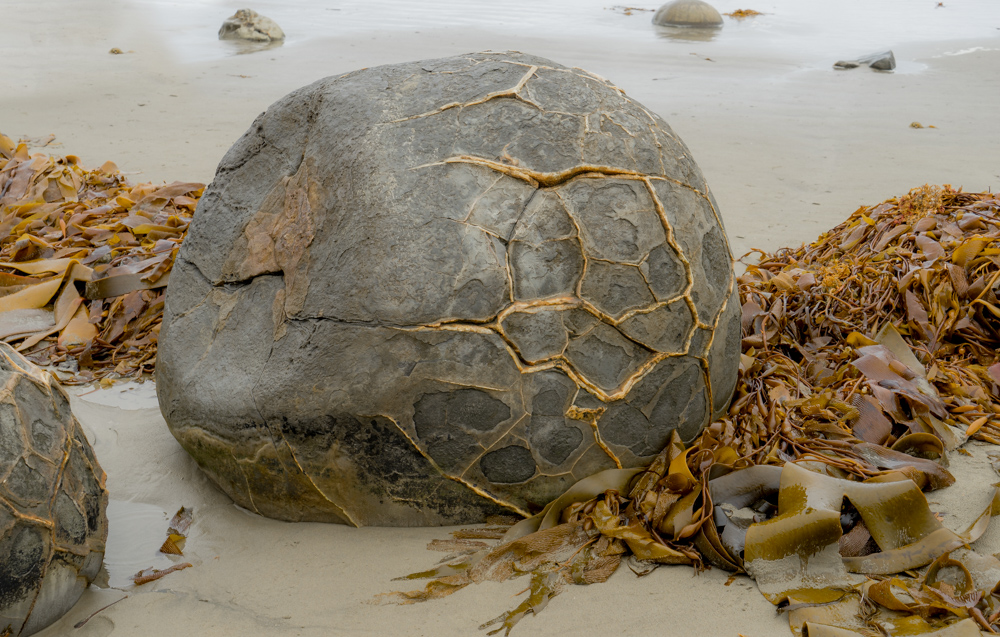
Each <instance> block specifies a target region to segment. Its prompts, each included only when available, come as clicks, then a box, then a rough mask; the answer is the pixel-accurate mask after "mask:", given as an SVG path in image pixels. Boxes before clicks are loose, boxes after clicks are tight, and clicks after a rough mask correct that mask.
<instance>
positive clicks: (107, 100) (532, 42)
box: [0, 0, 1000, 637]
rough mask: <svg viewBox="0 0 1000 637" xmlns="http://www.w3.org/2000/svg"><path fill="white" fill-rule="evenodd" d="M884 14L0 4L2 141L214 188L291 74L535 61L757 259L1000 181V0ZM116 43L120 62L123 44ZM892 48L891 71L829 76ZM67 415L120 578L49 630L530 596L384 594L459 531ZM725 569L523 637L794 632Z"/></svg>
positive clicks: (107, 416)
mask: <svg viewBox="0 0 1000 637" xmlns="http://www.w3.org/2000/svg"><path fill="white" fill-rule="evenodd" d="M871 4H875V3H867V4H866V3H864V2H861V0H851V1H845V2H837V3H825V4H824V3H821V2H819V1H818V0H797V1H796V0H774V1H772V2H761V3H757V4H756V5H755V6H753V8H755V9H757V10H760V11H766V12H768V15H765V16H763V17H761V18H756V19H755V21H754V22H747V23H743V24H737V23H734V22H732V21H728V22H727V25H726V27H725V28H724V29H723V31H722V32H721V33H720V34H718V35H717V36H716V37H715V38H714V39H713V40H710V41H690V40H680V39H675V38H670V37H663V34H657V33H655V32H654V31H653V29H652V28H651V27H650V26H649V22H648V20H649V16H650V15H651V14H650V13H644V12H635V13H633V15H631V16H627V15H624V14H622V13H621V12H617V11H612V10H608V9H605V5H602V4H601V3H600V1H599V0H556V1H552V2H538V1H537V0H536V1H535V2H529V1H527V0H524V1H521V0H517V1H515V0H511V1H510V2H493V3H492V4H487V3H485V2H465V3H458V2H456V3H453V4H450V5H449V4H448V3H446V2H409V3H404V2H401V1H400V0H379V1H371V2H360V1H357V2H350V1H348V0H341V1H333V0H331V1H328V2H320V1H316V2H311V1H309V0H289V1H287V2H280V1H278V0H272V1H263V2H260V3H257V4H256V5H254V6H253V8H255V9H257V10H258V11H260V12H261V13H263V14H265V15H268V16H269V17H272V18H273V19H275V20H276V21H277V22H278V23H279V24H280V25H282V27H283V28H284V30H285V32H286V33H288V34H289V37H288V41H287V42H286V43H285V44H284V45H283V46H280V47H276V48H271V49H268V50H262V51H256V52H251V53H247V54H237V53H238V49H237V48H235V47H234V46H233V45H232V44H231V43H220V42H218V41H217V40H215V31H216V30H217V28H218V26H219V24H221V22H222V20H223V19H224V18H225V17H226V16H228V15H230V14H232V13H233V11H234V10H235V9H237V8H239V6H240V5H238V4H235V3H233V2H230V1H220V0H215V1H208V0H205V1H196V0H177V1H175V2H161V1H157V0H132V1H127V0H103V1H98V0H75V1H74V2H72V3H70V2H64V1H58V0H34V1H24V0H4V2H3V3H0V24H2V25H3V26H4V34H5V35H4V38H3V40H2V41H0V60H2V63H0V131H2V132H4V133H5V134H7V135H12V136H17V135H24V136H30V137H34V138H43V137H45V136H47V135H49V134H55V135H56V142H57V143H58V144H61V145H58V146H50V147H48V148H47V149H45V150H46V151H48V152H53V153H57V154H66V153H72V154H76V155H78V156H80V157H81V158H82V160H83V162H84V164H85V165H88V166H97V165H100V164H101V163H103V162H104V161H105V160H107V159H111V160H113V161H115V162H116V163H117V164H118V165H119V166H120V167H121V168H122V170H123V171H125V172H133V173H134V174H133V175H132V179H134V180H143V181H147V180H149V181H157V182H158V181H173V180H201V181H205V182H207V181H209V180H210V179H211V177H212V174H213V171H214V168H215V165H216V164H217V162H218V161H219V159H220V158H221V156H222V155H223V153H224V152H225V151H226V149H227V148H228V147H229V146H230V145H231V144H232V143H233V141H235V139H236V138H237V137H238V136H239V135H241V134H242V133H243V131H244V130H246V128H247V127H248V126H249V125H250V123H251V122H252V120H253V118H254V117H255V116H256V115H257V114H258V113H260V112H261V111H263V110H264V109H265V108H266V107H267V106H268V105H269V104H270V103H271V102H273V101H274V100H276V99H278V98H280V97H281V96H282V95H284V94H286V93H287V92H289V91H291V90H293V89H295V88H298V87H299V86H302V85H304V84H307V83H309V82H312V81H314V80H316V79H319V78H321V77H324V76H327V75H333V74H338V73H343V72H347V71H350V70H353V69H355V68H359V67H363V66H375V65H379V64H385V63H391V62H398V61H404V60H412V59H421V58H431V57H439V56H445V55H453V54H458V53H463V52H467V51H474V50H483V49H517V50H522V51H527V52H531V53H534V54H537V55H542V56H546V57H550V58H552V59H554V60H556V61H558V62H561V63H563V64H567V65H571V66H580V67H583V68H586V69H588V70H590V71H592V72H595V73H598V74H600V75H602V76H604V77H607V78H609V79H612V80H613V81H614V82H615V83H616V84H617V85H619V86H620V87H622V88H623V89H624V90H625V91H626V92H628V93H629V94H630V95H631V96H633V97H635V98H636V99H638V100H639V101H641V102H642V103H644V104H645V105H646V106H647V107H649V108H651V109H652V110H655V111H656V112H658V113H660V114H661V115H663V116H664V117H665V118H666V119H667V121H669V122H670V124H671V125H672V126H673V127H674V129H675V130H676V131H677V133H678V134H679V135H680V136H681V137H682V138H683V139H684V140H685V142H686V143H687V144H688V146H689V147H690V148H691V150H692V153H693V155H694V157H695V158H696V159H697V161H698V162H699V164H700V165H701V167H702V169H703V171H704V173H705V175H706V178H707V179H708V182H709V184H711V187H712V188H713V189H714V192H715V195H716V197H717V199H718V201H719V204H720V207H721V209H722V214H723V217H724V220H725V224H726V227H727V230H728V232H729V235H730V238H731V242H732V244H733V248H734V252H736V253H737V254H742V253H743V252H744V251H746V250H747V249H749V248H750V247H760V248H765V249H774V248H777V247H779V246H783V245H797V244H799V243H801V242H803V241H809V240H811V239H813V238H815V237H816V236H817V235H818V234H819V233H820V232H822V231H824V230H826V229H828V228H830V227H833V226H834V225H836V224H837V223H839V222H840V221H841V220H842V219H843V218H844V217H846V216H847V214H849V213H850V212H851V211H852V210H854V209H855V208H856V207H858V206H859V205H861V204H872V203H876V202H878V201H881V200H882V199H885V198H887V197H890V196H894V195H898V194H902V193H904V192H906V191H907V190H908V189H909V188H911V187H913V186H918V185H921V184H923V183H925V182H930V183H938V184H940V183H951V184H953V185H956V186H959V185H961V186H964V187H965V188H966V189H967V190H973V191H980V190H987V189H995V188H996V187H997V186H998V184H1000V144H998V143H997V140H998V139H1000V117H997V115H996V111H997V106H996V105H997V104H1000V31H998V30H997V28H1000V8H998V6H997V5H996V3H995V2H992V0H946V2H945V5H947V6H946V7H944V8H940V9H935V8H934V7H933V5H934V4H935V3H934V2H930V1H929V0H928V1H927V2H921V3H919V4H920V5H921V6H919V7H918V6H916V3H912V2H900V1H898V0H895V1H891V0H885V1H884V2H882V3H878V7H871V6H869V5H871ZM828 5H830V6H828ZM833 5H835V6H833ZM924 5H926V6H924ZM643 6H647V7H648V8H655V4H650V5H643ZM715 6H716V7H717V8H719V9H720V10H722V11H731V10H733V9H736V8H747V7H743V6H742V5H740V6H736V4H734V3H733V2H728V1H727V2H721V1H720V2H716V3H715ZM112 47H118V48H120V49H122V50H124V51H126V53H125V54H123V55H110V54H109V53H108V50H109V49H111V48H112ZM889 47H891V48H892V49H893V50H894V51H895V54H896V58H897V60H898V61H899V68H898V69H897V72H895V73H876V72H872V71H870V70H868V69H856V70H853V71H847V72H836V71H833V70H832V69H831V65H832V63H833V62H834V61H836V60H838V59H842V58H849V57H854V56H858V55H861V54H864V53H868V52H871V51H875V50H879V49H885V48H889ZM913 121H919V122H921V123H922V124H924V125H925V126H926V125H935V126H936V127H937V128H933V129H931V128H924V129H914V128H911V127H910V126H909V125H910V122H913ZM82 391H90V390H88V389H84V390H82ZM101 403H106V404H101ZM74 408H75V409H76V410H77V412H78V415H79V417H80V418H81V420H82V422H83V423H84V426H85V427H86V428H87V430H88V432H89V433H90V435H91V436H92V439H93V440H94V442H95V448H96V450H97V454H98V457H99V459H100V461H101V463H102V464H103V466H104V468H105V470H106V471H107V473H108V486H109V489H110V492H111V497H112V498H113V500H114V502H113V505H112V507H111V508H110V510H109V514H110V516H111V524H112V537H111V538H110V541H109V551H108V560H107V561H108V571H109V574H110V577H111V581H110V586H114V587H120V588H121V590H117V589H115V588H105V589H103V590H99V589H95V588H92V589H91V590H89V591H88V592H87V593H86V594H85V595H84V597H83V599H82V600H81V602H80V603H79V604H78V605H77V606H76V607H75V608H74V609H73V610H72V611H71V612H70V613H69V614H68V615H67V617H65V618H64V620H63V621H61V622H59V623H57V624H56V625H54V626H52V627H50V628H49V629H47V630H46V631H44V632H43V633H42V635H44V637H55V636H57V635H60V636H61V635H74V636H79V637H88V636H94V635H101V636H103V635H110V634H116V635H123V636H126V635H142V636H144V637H152V636H156V635H170V636H174V635H178V634H192V635H199V636H200V635H241V636H254V635H282V636H283V635H331V634H337V635H339V634H379V635H381V634H399V635H435V636H449V635H471V634H476V633H477V631H476V629H475V628H476V626H478V625H479V624H480V623H481V622H483V621H485V620H487V619H490V618H492V617H494V616H496V615H498V614H499V613H501V612H502V611H504V610H506V609H508V608H510V607H512V606H513V605H514V604H516V602H517V598H516V597H515V595H516V594H517V593H518V592H519V591H520V590H522V589H523V588H524V586H525V585H526V582H523V581H515V582H509V583H506V584H503V585H500V584H486V585H482V586H477V587H470V588H468V589H466V590H463V591H461V592H459V593H458V594H456V595H454V596H452V597H451V598H448V599H445V600H440V601H436V602H432V603H429V604H422V605H415V606H407V607H396V606H373V605H370V604H368V603H367V602H368V601H369V600H371V599H372V598H373V596H374V595H376V594H378V593H380V592H385V591H389V590H394V589H396V588H398V586H397V585H398V584H402V585H403V587H404V588H405V587H406V584H405V583H400V582H390V581H389V580H390V579H391V578H392V577H395V576H399V575H402V574H405V573H409V572H413V571H417V570H423V569H425V568H427V567H428V566H429V565H431V564H432V563H433V562H434V561H435V560H436V559H437V558H438V557H439V556H440V554H437V553H431V552H428V551H425V550H424V547H425V545H426V544H427V542H428V541H430V540H431V539H434V538H440V537H445V536H446V533H447V531H446V530H445V529H377V528H372V529H349V528H343V527H338V526H332V525H330V526H327V525H316V524H286V523H281V522H275V521H271V520H266V519H263V518H260V517H257V516H254V515H252V514H249V513H247V512H244V511H242V510H239V509H237V508H236V507H235V506H234V505H233V504H232V503H231V502H230V501H229V500H228V498H226V497H225V496H223V495H221V494H220V493H219V492H218V491H216V490H215V489H214V488H213V486H212V485H211V484H210V483H209V482H208V481H207V479H206V478H205V477H204V476H203V475H202V474H201V473H200V472H199V471H198V469H197V467H196V466H195V465H194V463H193V462H192V461H191V460H190V459H189V458H188V457H187V456H186V454H185V453H184V452H183V451H182V450H181V449H180V447H179V446H178V445H177V444H176V442H175V441H174V440H173V438H172V437H171V436H170V435H169V433H168V432H167V430H166V427H165V425H164V423H163V421H162V418H161V417H160V415H159V412H158V410H157V409H156V403H155V398H154V397H153V387H152V385H151V384H145V385H142V386H124V387H122V388H113V389H112V390H99V391H95V392H93V393H89V394H87V395H85V396H81V397H79V398H77V399H75V400H74ZM987 451H988V448H981V447H975V448H973V449H972V452H973V457H972V458H965V457H961V456H957V455H956V456H955V458H954V465H953V469H954V472H955V473H956V475H958V477H959V484H958V486H955V487H952V488H951V489H949V490H946V491H945V492H941V493H940V494H932V496H931V499H932V502H933V504H934V507H935V509H936V510H939V511H942V512H943V513H944V514H945V520H946V523H948V524H949V525H951V526H953V527H954V528H956V529H957V528H960V527H962V526H964V524H966V523H967V522H968V521H969V520H971V519H972V518H973V517H975V515H976V514H978V512H979V511H980V510H981V509H982V507H983V506H984V505H985V502H986V501H987V499H988V497H989V489H990V487H989V485H990V484H991V483H992V482H994V481H995V480H996V475H995V474H994V473H993V471H992V469H991V468H990V467H989V464H988V462H987V460H986V452H987ZM953 455H954V454H953ZM182 505H183V506H188V507H193V508H194V509H195V524H194V526H193V528H192V535H191V538H190V539H189V541H188V543H187V550H186V556H185V559H188V560H189V561H191V562H192V563H193V565H194V566H193V567H192V568H189V569H187V570H184V571H181V572H178V573H174V574H171V575H169V576H167V577H166V578H164V579H162V580H160V581H158V582H155V583H152V584H147V585H145V586H143V587H141V588H138V589H134V588H130V587H128V586H124V585H123V582H125V580H126V579H127V576H128V575H130V574H131V573H134V572H135V571H137V570H139V569H141V568H144V567H148V566H157V567H159V568H162V567H163V566H165V565H169V563H170V562H169V560H168V559H167V558H165V557H162V556H157V554H156V549H157V547H158V546H159V543H160V542H161V541H162V539H163V533H164V532H165V529H166V523H167V520H168V518H169V515H170V514H172V513H173V511H175V510H176V509H177V508H178V507H180V506H182ZM996 535H1000V533H997V534H996ZM994 538H995V535H994V534H990V537H988V538H986V539H985V540H982V541H981V543H983V544H985V545H986V546H985V547H984V548H985V549H986V550H987V551H988V552H990V553H992V552H994V551H996V550H1000V539H994ZM725 581H726V574H724V573H720V572H719V571H709V572H707V573H703V574H701V575H699V576H694V575H693V573H692V571H691V570H690V569H688V568H681V567H675V568H662V569H659V570H657V571H655V572H653V573H652V574H651V575H649V576H647V577H644V578H642V579H639V578H636V577H635V576H634V575H632V574H631V573H629V572H628V570H627V569H622V571H621V572H619V573H618V574H616V575H615V576H614V577H613V578H612V580H611V581H610V582H608V583H607V584H603V585H598V586H591V587H572V588H570V589H569V590H567V591H566V592H565V593H563V594H562V595H560V596H559V597H558V598H556V599H555V600H553V602H552V603H551V604H550V605H549V607H548V608H547V609H546V610H545V612H543V613H542V614H541V615H539V616H538V617H537V618H527V619H525V620H524V621H523V622H522V623H521V624H520V625H519V626H518V628H517V630H516V634H520V635H522V636H524V637H530V636H531V635H563V634H590V633H596V632H598V631H599V632H601V633H602V634H629V635H635V634H638V635H645V634H649V635H653V634H656V635H662V634H665V635H686V634H694V633H704V634H713V635H734V636H735V635H736V634H738V633H740V634H743V635H746V636H747V637H751V636H757V635H784V634H789V633H787V627H786V626H787V624H786V621H785V619H784V617H782V616H777V615H776V614H775V612H774V610H773V607H771V605H770V604H769V603H767V602H766V601H765V600H764V598H763V597H761V596H760V595H759V593H758V592H757V591H756V589H755V587H754V585H753V584H752V582H750V581H749V580H747V579H745V578H741V579H737V580H736V581H735V582H734V583H732V584H731V585H730V586H728V587H727V586H724V585H723V584H724V582H725ZM123 595H128V598H127V599H124V600H123V601H121V602H120V603H117V604H115V605H114V606H111V607H110V608H108V609H107V610H104V611H102V612H100V613H98V614H97V615H96V616H95V617H94V618H93V619H91V620H90V621H89V622H88V623H87V624H86V625H85V626H83V627H82V628H79V629H74V628H73V626H74V624H76V623H77V622H79V621H80V620H82V619H84V618H85V617H87V616H88V615H89V614H90V613H91V612H93V611H94V610H96V609H98V608H100V607H102V606H104V605H105V604H108V603H111V602H114V601H115V600H117V599H120V598H122V597H123Z"/></svg>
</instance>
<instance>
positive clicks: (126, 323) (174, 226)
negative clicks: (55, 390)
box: [0, 134, 204, 384]
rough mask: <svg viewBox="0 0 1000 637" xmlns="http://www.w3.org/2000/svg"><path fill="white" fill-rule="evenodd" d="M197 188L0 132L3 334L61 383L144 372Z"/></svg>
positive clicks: (153, 356) (0, 331)
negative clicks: (56, 153) (140, 177)
mask: <svg viewBox="0 0 1000 637" xmlns="http://www.w3.org/2000/svg"><path fill="white" fill-rule="evenodd" d="M203 190H204V186H203V185H202V184H194V183H182V182H175V183H172V184H168V185H162V186H155V185H153V184H139V185H135V186H133V185H131V184H129V183H128V181H126V179H125V177H124V176H123V175H122V174H121V173H120V172H119V171H118V167H117V166H115V165H114V163H112V162H107V163H105V164H104V165H103V166H101V167H100V168H98V169H96V170H86V169H84V168H82V167H81V166H80V162H79V158H77V157H75V156H73V155H67V156H65V157H53V156H49V155H45V154H41V153H38V154H34V155H30V154H29V153H28V148H27V145H26V144H24V143H19V144H15V143H14V142H13V141H12V140H11V139H10V138H9V137H5V136H4V135H2V134H0V339H2V340H4V341H6V342H8V343H11V344H16V349H17V350H18V351H19V352H21V353H22V354H24V356H25V357H26V358H28V359H29V360H31V361H32V362H34V363H36V364H38V365H41V366H43V367H49V368H51V369H54V371H55V372H56V373H57V375H58V376H59V379H60V380H61V381H62V382H63V383H66V384H82V383H88V382H91V381H94V380H103V381H105V382H109V381H110V380H111V379H113V378H124V377H133V378H140V377H141V376H142V375H143V374H144V373H149V372H151V371H152V369H153V364H154V362H155V360H156V339H157V336H158V334H159V329H160V324H161V321H162V314H163V289H164V287H165V286H166V284H167V280H168V279H169V275H170V269H171V267H172V266H173V263H174V258H175V257H176V256H177V250H178V249H179V247H180V243H181V241H182V240H183V238H184V235H185V234H186V232H187V227H188V224H190V222H191V218H192V216H193V214H194V209H195V206H196V205H197V202H198V198H199V197H200V196H201V193H202V192H203Z"/></svg>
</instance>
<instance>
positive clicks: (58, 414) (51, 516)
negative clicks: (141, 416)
mask: <svg viewBox="0 0 1000 637" xmlns="http://www.w3.org/2000/svg"><path fill="white" fill-rule="evenodd" d="M0 386H2V387H3V389H2V390H0V634H2V635H12V636H13V637H18V636H23V635H31V634H33V633H36V632H38V631H39V630H41V629H42V628H44V627H46V626H48V625H49V624H51V623H52V622H53V621H55V620H56V619H58V618H59V617H61V616H62V615H63V614H64V613H65V612H66V611H68V610H69V609H70V608H72V606H73V604H75V603H76V601H77V600H78V599H79V598H80V595H81V594H82V593H83V590H84V589H85V588H86V587H87V586H88V585H89V584H90V583H91V582H92V581H93V579H94V577H95V576H96V575H97V572H98V571H99V570H100V568H101V563H102V561H103V560H104V543H105V541H106V540H107V537H108V520H107V517H106V516H105V510H106V509H107V505H108V494H107V491H106V490H105V489H104V480H105V476H104V471H103V470H102V469H101V467H100V465H98V464H97V459H96V458H95V457H94V452H93V450H92V449H91V448H90V444H89V443H88V442H87V439H86V438H85V437H84V435H83V432H82V431H81V429H80V425H79V423H78V422H77V421H76V419H75V418H74V417H73V414H72V413H71V412H70V408H69V401H68V400H67V398H66V395H65V394H64V393H63V391H62V389H61V388H60V387H59V386H58V385H55V384H53V383H52V382H51V381H50V378H49V375H48V374H46V373H45V372H43V371H41V370H40V369H38V368H37V367H35V366H34V365H32V364H31V363H29V362H28V361H26V360H25V359H24V358H22V357H21V356H20V355H19V354H18V353H17V352H15V351H14V350H13V349H12V348H11V347H10V346H9V345H7V344H6V343H0Z"/></svg>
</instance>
